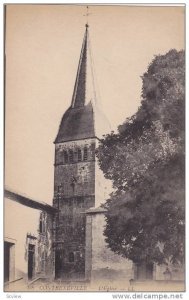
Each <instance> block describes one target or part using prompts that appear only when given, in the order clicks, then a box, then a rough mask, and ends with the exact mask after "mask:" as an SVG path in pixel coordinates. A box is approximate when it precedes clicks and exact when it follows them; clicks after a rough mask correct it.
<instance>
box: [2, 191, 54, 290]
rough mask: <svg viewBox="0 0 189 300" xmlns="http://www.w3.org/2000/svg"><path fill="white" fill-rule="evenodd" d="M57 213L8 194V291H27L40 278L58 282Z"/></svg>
mask: <svg viewBox="0 0 189 300" xmlns="http://www.w3.org/2000/svg"><path fill="white" fill-rule="evenodd" d="M55 213H56V210H55V209H54V208H53V207H52V206H50V205H48V204H44V203H41V202H38V201H35V200H32V199H29V198H27V197H25V196H22V195H18V194H16V193H14V192H11V191H10V190H5V200H4V220H5V221H4V222H5V224H4V228H5V230H4V284H5V291H8V290H10V291H14V290H25V289H27V287H28V285H29V284H30V282H32V281H33V280H36V279H38V278H49V279H54V269H55V268H54V252H53V224H54V216H55Z"/></svg>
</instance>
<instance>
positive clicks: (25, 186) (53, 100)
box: [5, 4, 184, 204]
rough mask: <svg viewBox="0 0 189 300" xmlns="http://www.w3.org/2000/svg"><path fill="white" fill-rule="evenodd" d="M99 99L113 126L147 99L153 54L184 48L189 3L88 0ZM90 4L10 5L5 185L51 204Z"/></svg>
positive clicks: (7, 47) (7, 32) (6, 45)
mask: <svg viewBox="0 0 189 300" xmlns="http://www.w3.org/2000/svg"><path fill="white" fill-rule="evenodd" d="M89 12H90V15H89V17H88V19H89V20H88V21H89V25H90V27H89V34H90V41H91V46H92V52H93V61H94V65H95V74H96V81H97V82H98V85H97V92H98V95H99V99H98V102H100V104H101V106H102V107H103V111H104V113H105V115H106V117H107V118H108V120H109V122H110V124H111V127H112V129H113V130H116V128H117V126H118V125H119V124H121V123H123V122H124V120H125V119H126V118H127V117H129V116H131V115H133V114H134V113H135V112H136V111H137V109H138V107H139V105H140V101H141V96H140V95H141V88H142V80H141V76H142V75H143V73H144V72H145V71H146V70H147V67H148V65H149V63H150V62H151V61H152V59H153V58H154V56H155V55H158V54H161V55H163V54H165V53H167V52H168V51H169V50H170V49H173V48H174V49H177V50H181V49H183V48H184V8H183V7H178V6H177V7H170V6H169V7H155V6H153V7H152V6H151V7H150V6H148V7H146V6H138V7H137V6H131V5H130V6H129V5H122V6H110V5H109V6H94V5H93V6H89ZM85 14H86V6H84V5H83V6H81V5H34V4H33V5H29V4H27V5H21V4H18V5H14V4H12V5H11V4H9V5H7V11H6V35H5V51H6V76H5V83H6V88H5V92H6V95H5V184H6V186H7V187H8V188H10V189H11V190H14V191H16V192H19V193H21V194H25V195H27V196H29V197H31V198H34V199H35V200H40V201H45V202H47V203H50V204H51V203H52V198H53V181H54V166H53V164H54V144H53V141H54V140H55V137H56V134H57V132H58V127H59V123H60V121H61V118H62V115H63V113H64V112H65V110H66V109H67V108H68V107H69V105H70V103H71V99H72V93H73V88H74V82H75V77H76V72H77V66H78V61H79V56H80V50H81V45H82V40H83V35H84V31H85V23H86V16H84V15H85Z"/></svg>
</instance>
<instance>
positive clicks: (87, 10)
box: [83, 5, 91, 27]
mask: <svg viewBox="0 0 189 300" xmlns="http://www.w3.org/2000/svg"><path fill="white" fill-rule="evenodd" d="M89 15H91V13H89V7H88V5H87V7H86V14H85V15H83V16H84V17H86V19H87V22H86V24H85V26H86V27H89V24H88V16H89Z"/></svg>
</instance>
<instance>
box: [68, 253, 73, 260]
mask: <svg viewBox="0 0 189 300" xmlns="http://www.w3.org/2000/svg"><path fill="white" fill-rule="evenodd" d="M68 260H69V262H74V253H73V252H70V253H69V257H68Z"/></svg>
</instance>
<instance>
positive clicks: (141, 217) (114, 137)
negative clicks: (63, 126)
mask: <svg viewBox="0 0 189 300" xmlns="http://www.w3.org/2000/svg"><path fill="white" fill-rule="evenodd" d="M184 64H185V63H184V51H179V52H177V51H176V50H170V51H169V52H168V53H167V54H165V55H158V56H156V57H155V58H154V60H153V61H152V63H151V64H150V65H149V67H148V69H147V72H146V73H144V75H143V77H142V81H143V88H142V101H141V106H140V107H139V109H138V111H137V112H136V114H135V115H133V116H132V117H131V118H128V119H126V121H125V122H124V124H122V125H120V126H119V127H118V133H114V132H112V133H111V134H108V135H106V136H105V137H104V138H103V139H102V143H101V145H100V146H99V148H98V151H97V156H98V158H99V163H100V167H101V169H102V170H103V172H104V174H105V177H106V178H108V179H111V180H112V182H113V186H114V188H115V191H114V192H113V193H112V194H111V197H110V199H108V200H107V202H106V205H105V206H106V208H107V214H106V219H107V225H106V228H105V231H104V234H105V236H106V241H107V243H108V246H109V247H110V248H111V249H112V250H113V251H114V252H116V253H118V254H120V255H122V256H124V257H127V258H129V259H131V260H133V261H134V262H142V261H145V260H147V261H148V262H156V263H158V264H162V263H165V262H166V261H167V260H169V259H171V260H172V262H182V260H183V255H184V254H183V248H184V246H183V244H184V125H185V124H184V119H185V113H184V101H185V98H184V97H185V95H184V92H185V88H184V80H185V76H184Z"/></svg>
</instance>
